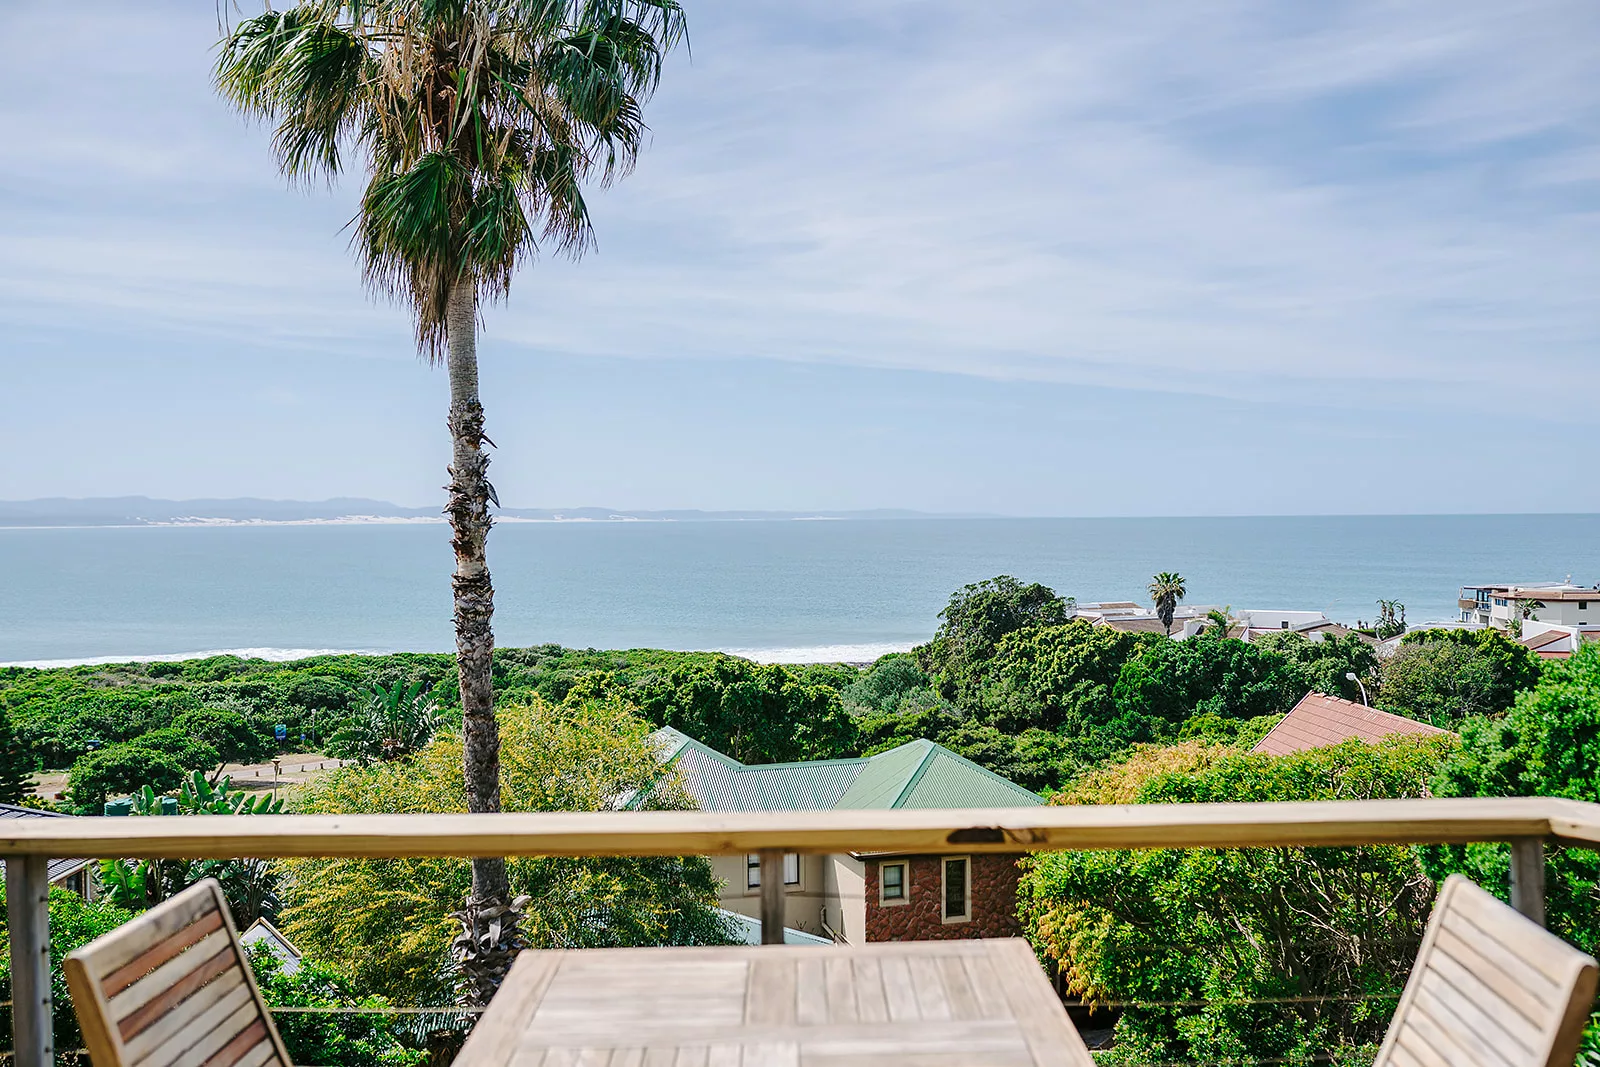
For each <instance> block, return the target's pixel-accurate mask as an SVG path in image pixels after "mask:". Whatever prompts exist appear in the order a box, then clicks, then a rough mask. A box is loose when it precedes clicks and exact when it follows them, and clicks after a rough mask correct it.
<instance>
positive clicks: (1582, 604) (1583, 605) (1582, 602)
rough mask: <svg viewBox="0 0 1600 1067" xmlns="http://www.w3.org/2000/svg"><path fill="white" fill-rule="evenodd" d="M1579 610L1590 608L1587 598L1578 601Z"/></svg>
mask: <svg viewBox="0 0 1600 1067" xmlns="http://www.w3.org/2000/svg"><path fill="white" fill-rule="evenodd" d="M1578 610H1579V611H1588V610H1589V602H1588V601H1587V600H1580V601H1578Z"/></svg>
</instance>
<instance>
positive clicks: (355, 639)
mask: <svg viewBox="0 0 1600 1067" xmlns="http://www.w3.org/2000/svg"><path fill="white" fill-rule="evenodd" d="M448 542H449V531H448V528H447V527H446V526H444V525H442V524H438V523H354V524H334V523H311V524H281V525H280V524H265V523H240V524H220V525H187V526H186V525H166V526H136V527H109V526H88V527H79V528H70V529H46V528H38V527H29V528H21V529H8V530H0V575H3V576H4V579H5V580H4V581H3V582H0V665H16V664H39V663H51V664H62V665H64V664H66V663H68V662H71V663H83V662H87V661H100V662H129V661H142V660H152V659H157V658H160V659H178V658H191V657H194V656H199V655H208V654H223V653H227V654H242V653H244V652H249V653H251V654H257V655H260V656H262V657H263V658H265V657H268V656H271V657H272V658H301V657H302V656H303V655H304V654H323V653H330V652H346V653H388V652H447V651H449V650H451V649H452V648H453V647H454V640H453V633H452V629H451V601H450V581H449V575H450V569H451V553H450V547H449V543H448ZM1596 546H1600V515H1588V514H1523V515H1499V516H1496V515H1476V516H1260V517H1244V516H1217V517H1206V518H1164V519H1162V518H1130V519H1111V518H1083V519H1012V518H962V519H944V518H925V519H917V520H914V521H908V520H902V519H854V520H847V521H836V522H803V521H793V522H791V521H738V522H729V521H720V522H718V521H708V522H694V521H673V522H638V521H614V522H607V521H592V520H591V521H557V522H510V523H504V524H502V525H500V526H498V527H497V528H496V530H495V532H494V533H493V534H492V535H491V540H490V546H489V563H490V567H491V570H492V573H493V575H494V581H495V585H496V590H497V594H496V615H495V631H496V640H497V644H499V645H500V646H502V647H526V646H529V645H538V644H547V643H550V644H560V645H563V646H566V647H571V648H597V649H624V648H662V649H675V650H683V651H725V652H729V653H732V654H735V655H741V656H745V657H747V658H750V659H755V660H761V661H766V662H831V661H849V662H856V661H866V660H871V659H874V658H876V657H877V656H878V655H882V654H883V653H885V652H890V651H902V650H904V649H908V648H910V647H912V646H914V645H916V644H918V643H921V642H923V641H926V640H928V638H929V637H931V636H932V634H933V632H934V630H935V628H936V627H937V625H938V613H939V611H940V609H941V608H942V607H943V606H944V604H945V603H946V601H947V600H948V599H949V597H950V594H951V593H953V592H954V591H955V590H957V589H959V588H960V587H961V586H962V585H965V584H967V583H969V582H976V581H980V580H983V579H985V578H991V577H994V576H996V575H998V574H1011V575H1014V576H1015V577H1017V578H1019V579H1021V580H1024V581H1038V582H1042V583H1044V584H1045V585H1048V586H1050V587H1051V588H1053V589H1054V590H1055V591H1056V592H1057V593H1058V594H1060V595H1062V596H1072V597H1075V598H1076V599H1077V600H1078V601H1079V602H1083V603H1087V602H1092V601H1108V600H1135V601H1139V602H1146V601H1147V600H1148V597H1147V595H1146V594H1145V592H1144V586H1145V584H1146V583H1148V581H1149V578H1150V576H1151V575H1152V574H1154V573H1156V572H1157V571H1163V570H1176V571H1178V572H1179V573H1182V574H1183V575H1184V576H1185V577H1186V578H1187V579H1188V580H1189V595H1188V597H1187V600H1186V603H1189V604H1191V605H1216V606H1219V607H1223V606H1226V607H1230V608H1232V609H1234V610H1235V611H1239V610H1250V609H1257V610H1268V609H1279V610H1282V609H1295V610H1314V611H1322V612H1324V613H1325V614H1326V615H1328V617H1329V618H1331V619H1334V620H1335V621H1339V622H1346V623H1351V622H1356V621H1359V620H1370V619H1372V618H1373V617H1374V616H1375V615H1376V613H1377V607H1376V603H1375V602H1376V601H1377V600H1378V599H1379V598H1384V599H1395V600H1400V601H1402V602H1403V603H1405V604H1406V605H1407V609H1408V614H1407V619H1408V621H1409V622H1410V623H1411V624H1412V625H1414V626H1415V625H1421V624H1426V623H1431V622H1444V621H1449V620H1452V619H1454V618H1455V617H1456V613H1457V609H1456V607H1455V603H1454V602H1455V598H1456V594H1457V590H1458V588H1459V587H1460V586H1461V585H1463V584H1470V583H1474V582H1492V581H1514V582H1534V581H1549V580H1562V579H1565V578H1567V577H1568V576H1569V575H1570V576H1571V577H1572V578H1573V579H1574V580H1575V581H1578V582H1580V583H1581V584H1589V583H1592V582H1594V581H1596V580H1597V579H1600V548H1597V547H1596Z"/></svg>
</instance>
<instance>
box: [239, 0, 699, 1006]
mask: <svg viewBox="0 0 1600 1067" xmlns="http://www.w3.org/2000/svg"><path fill="white" fill-rule="evenodd" d="M683 35H684V19H683V12H682V10H681V9H680V8H679V7H678V5H677V3H676V2H675V0H602V2H596V3H582V4H566V3H561V4H535V5H528V4H522V3H515V2H507V0H470V2H460V3H451V4H422V5H418V4H415V3H409V2H406V0H372V2H363V3H353V2H349V0H301V2H300V3H298V4H297V5H296V6H294V7H292V8H289V9H287V10H283V11H275V10H272V9H271V8H270V7H269V8H268V9H267V11H266V12H265V13H263V14H261V15H257V16H255V17H254V18H250V19H246V20H244V21H242V22H240V23H239V24H238V25H236V26H232V27H230V28H229V30H228V32H227V33H226V34H225V36H224V37H223V40H222V42H221V56H220V58H219V59H218V61H217V65H216V71H215V78H216V86H217V89H218V91H219V92H220V93H221V94H222V95H223V96H224V97H225V98H226V99H227V100H229V101H230V102H231V103H233V104H234V105H235V106H236V107H237V108H238V109H239V110H240V111H242V112H243V113H244V114H246V115H248V116H252V117H257V118H262V119H265V120H267V121H269V122H271V123H273V124H275V126H276V129H275V131H274V137H273V150H274V152H275V154H276V156H277V161H278V168H279V170H280V171H281V172H282V173H283V175H284V176H285V177H286V178H288V179H289V180H290V181H292V182H307V181H316V180H318V179H325V180H327V181H330V182H331V181H334V180H336V179H337V178H338V177H339V176H340V175H341V173H342V172H343V171H344V170H345V169H346V168H347V166H348V165H349V163H348V154H349V153H350V152H351V151H352V150H354V152H356V153H358V154H359V156H361V157H363V158H362V164H363V166H364V170H365V171H366V187H365V190H364V191H363V193H362V196H361V203H360V208H359V209H358V212H357V215H356V218H355V219H354V220H353V221H352V223H351V229H352V231H353V234H354V236H353V238H352V244H353V246H354V247H355V250H356V252H357V254H358V255H359V257H360V259H361V265H362V274H363V277H364V279H365V281H366V282H367V285H368V287H369V288H371V289H372V290H373V291H375V292H377V293H379V294H381V295H384V296H388V297H390V298H392V299H394V300H396V301H398V302H400V303H402V304H404V305H406V306H407V308H408V309H409V310H410V312H411V314H412V319H413V321H414V323H415V326H416V338H417V349H418V351H419V352H420V353H421V354H422V355H423V356H425V357H426V358H427V359H428V361H429V362H430V363H443V364H444V365H445V367H446V369H447V372H448V377H449V389H450V407H449V416H448V418H447V420H446V422H447V425H448V427H449V430H450V437H451V445H452V453H451V461H450V466H449V468H448V470H447V473H448V475H449V478H450V481H449V483H448V485H447V486H446V488H447V491H448V494H449V497H448V502H447V503H446V505H445V513H446V515H448V516H449V520H450V526H451V530H452V532H453V534H454V538H453V540H452V542H451V543H452V545H453V547H454V549H455V558H456V565H455V573H454V575H453V577H452V579H451V584H452V588H453V590H454V594H455V631H456V670H457V679H458V687H459V690H458V697H459V706H460V709H461V716H462V731H461V733H462V737H463V738H464V746H463V752H464V756H463V758H464V760H465V764H464V768H465V770H464V774H465V782H466V801H467V808H468V810H469V811H474V812H494V811H499V810H500V771H499V751H500V738H499V733H498V728H497V724H496V721H495V706H494V694H493V690H492V684H493V683H492V674H493V668H492V657H493V652H494V633H493V629H492V619H493V614H494V586H493V584H492V582H491V580H490V575H489V565H488V553H487V543H488V536H489V528H490V526H491V525H492V521H493V520H492V518H491V516H490V512H489V505H490V503H491V502H493V503H494V504H498V503H499V500H498V499H497V498H496V496H495V491H494V487H493V486H492V485H491V484H490V482H489V478H488V469H489V456H488V452H487V451H486V450H485V447H484V446H485V445H490V446H492V445H493V441H492V440H490V438H489V437H488V436H487V435H486V434H485V432H484V409H483V403H482V400H481V396H480V390H479V387H478V351H477V334H478V327H479V312H480V309H481V307H482V305H483V304H484V303H486V302H491V301H494V300H497V299H504V298H505V297H506V295H507V294H508V293H509V291H510V288H511V281H512V278H513V277H514V276H515V275H516V272H517V269H518V267H520V266H522V265H523V264H525V263H526V262H527V261H529V260H530V259H531V258H532V257H533V256H535V255H536V254H537V253H538V252H539V251H540V248H541V245H543V246H544V249H545V250H546V251H550V252H556V253H560V254H565V255H567V256H570V257H571V258H574V259H576V258H577V257H579V256H580V255H582V253H583V252H584V251H585V250H586V249H587V248H588V247H589V246H590V245H591V244H592V242H593V231H592V228H591V221H590V216H589V209H588V205H587V203H586V202H585V199H584V192H583V188H584V186H585V184H587V183H589V182H591V181H597V182H598V183H599V184H600V185H602V186H604V185H608V184H610V183H611V182H612V181H613V180H614V179H616V178H618V177H620V176H622V175H624V174H626V173H627V172H628V171H629V170H631V169H632V167H633V164H634V161H635V159H636V158H637V156H638V152H639V149H640V147H641V145H642V144H643V142H644V133H645V124H644V113H643V108H644V104H645V102H646V101H647V100H648V99H649V97H650V95H651V94H652V93H653V92H654V90H655V88H656V85H657V83H658V82H659V81H660V78H661V65H662V58H663V55H664V54H665V53H666V52H667V51H669V50H671V49H672V47H673V46H674V45H675V44H677V43H678V42H679V41H680V40H681V39H682V38H683ZM509 894H510V887H509V883H508V882H507V875H506V869H505V863H504V861H503V860H500V859H494V858H479V859H474V860H473V861H472V896H471V900H470V902H469V903H468V906H467V908H466V909H465V911H464V912H462V913H460V918H461V921H462V923H463V925H464V929H465V930H466V933H467V935H468V936H467V938H466V941H465V942H464V943H463V944H462V946H461V951H462V952H463V953H464V954H465V959H466V961H467V963H466V965H467V966H468V967H470V968H474V969H477V970H478V971H479V972H481V974H482V975H483V976H484V977H485V981H486V983H488V984H485V985H484V986H483V988H485V989H491V990H492V988H493V986H494V984H495V983H494V982H490V981H489V978H490V977H491V976H493V977H494V978H495V979H496V981H497V979H498V976H500V975H503V974H504V973H505V970H506V968H507V967H509V966H510V961H511V950H510V948H509V946H510V944H511V942H512V941H513V940H514V938H515V933H514V931H515V928H516V921H515V916H514V915H511V917H510V918H509V919H508V918H505V916H506V914H507V912H506V909H507V908H508V907H509V906H510V903H511V901H510V896H509ZM490 914H493V915H494V916H495V918H494V920H493V921H490V920H488V919H487V918H485V916H487V915H490ZM490 931H493V932H494V933H495V935H496V936H495V938H494V939H493V940H496V941H497V942H499V943H496V944H487V943H485V942H484V941H483V938H484V937H486V936H488V933H489V932H490Z"/></svg>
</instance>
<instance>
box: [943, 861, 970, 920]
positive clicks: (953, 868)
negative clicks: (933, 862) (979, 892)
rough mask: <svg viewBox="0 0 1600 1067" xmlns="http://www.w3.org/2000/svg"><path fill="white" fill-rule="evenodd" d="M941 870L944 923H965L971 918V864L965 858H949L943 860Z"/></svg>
mask: <svg viewBox="0 0 1600 1067" xmlns="http://www.w3.org/2000/svg"><path fill="white" fill-rule="evenodd" d="M942 869H943V871H944V878H943V879H942V881H943V883H944V884H943V885H942V886H941V891H942V895H943V901H944V908H943V918H944V921H945V922H947V923H959V922H966V921H967V920H968V919H970V918H972V864H971V863H970V862H968V860H967V857H965V856H951V857H947V858H946V859H945V861H944V864H943V868H942Z"/></svg>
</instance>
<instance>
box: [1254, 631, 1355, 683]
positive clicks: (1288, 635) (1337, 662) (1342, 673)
mask: <svg viewBox="0 0 1600 1067" xmlns="http://www.w3.org/2000/svg"><path fill="white" fill-rule="evenodd" d="M1251 643H1252V644H1254V645H1255V646H1256V647H1257V648H1259V649H1262V650H1263V651H1266V652H1276V653H1277V654H1278V655H1280V656H1282V657H1283V658H1284V659H1286V660H1288V661H1289V664H1290V666H1292V667H1293V668H1294V670H1295V671H1296V672H1297V673H1298V675H1299V678H1300V684H1301V686H1302V687H1303V688H1305V689H1307V690H1314V691H1316V692H1318V693H1327V694H1328V695H1329V696H1336V697H1344V698H1345V699H1346V700H1360V699H1361V686H1359V685H1357V684H1356V683H1355V682H1352V681H1351V680H1350V679H1349V678H1348V677H1346V676H1347V675H1350V674H1354V675H1355V676H1356V677H1357V678H1359V679H1361V681H1362V682H1364V683H1365V684H1366V685H1367V687H1368V688H1369V689H1370V688H1373V687H1375V686H1376V685H1377V671H1378V653H1377V650H1376V649H1375V648H1373V647H1372V645H1370V644H1368V643H1367V642H1366V641H1364V640H1362V639H1361V636H1360V635H1359V634H1354V633H1347V634H1343V635H1340V636H1336V637H1324V638H1322V639H1320V640H1316V641H1313V640H1311V639H1310V638H1308V637H1306V635H1305V634H1297V633H1295V632H1294V631H1293V630H1284V631H1281V632H1279V633H1270V634H1265V635H1263V636H1261V637H1258V638H1256V639H1255V640H1254V641H1253V642H1251Z"/></svg>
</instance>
